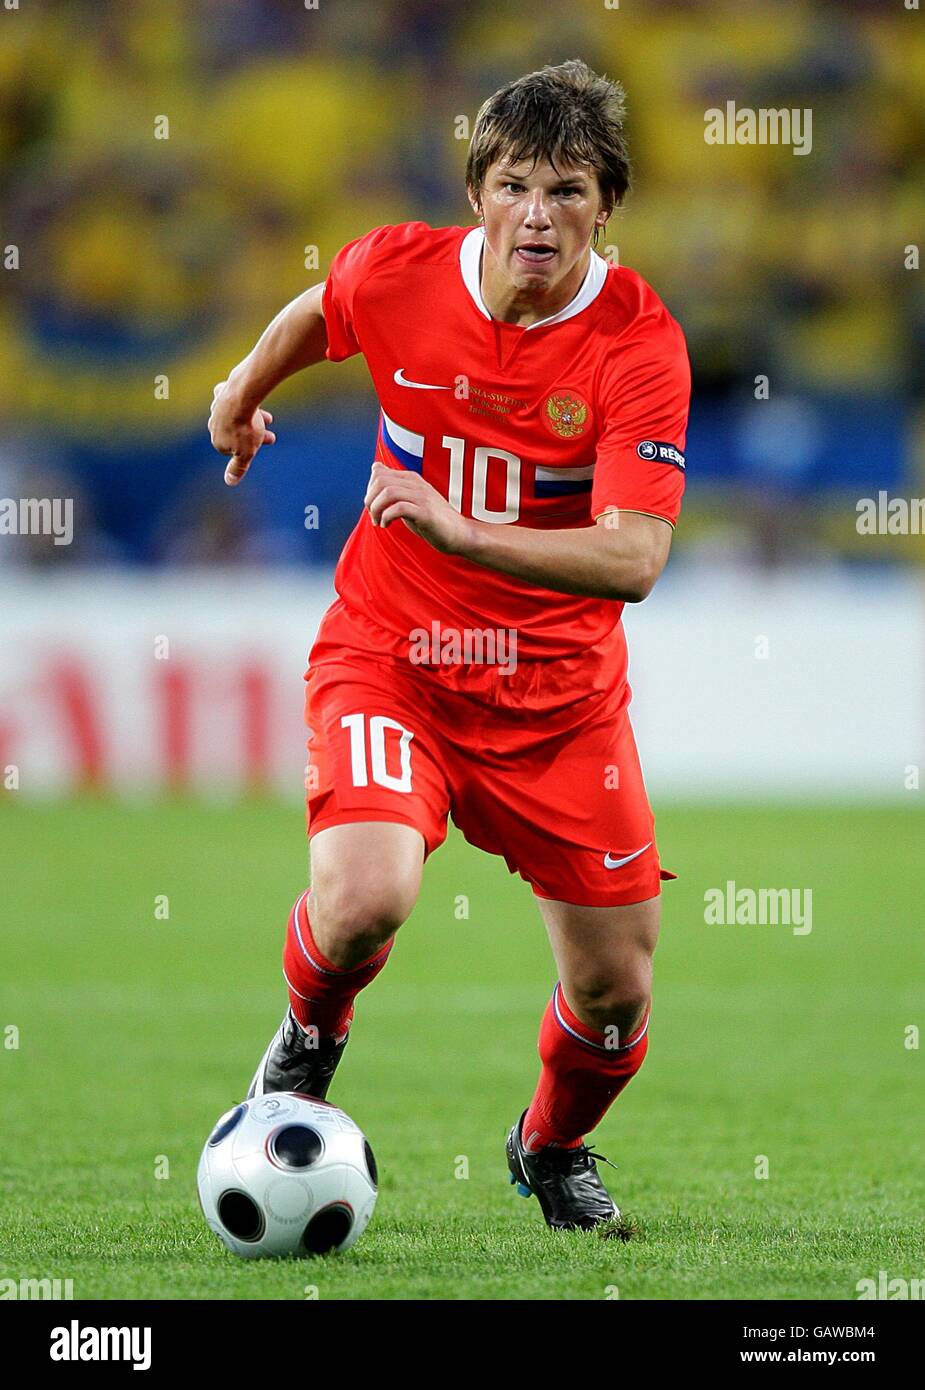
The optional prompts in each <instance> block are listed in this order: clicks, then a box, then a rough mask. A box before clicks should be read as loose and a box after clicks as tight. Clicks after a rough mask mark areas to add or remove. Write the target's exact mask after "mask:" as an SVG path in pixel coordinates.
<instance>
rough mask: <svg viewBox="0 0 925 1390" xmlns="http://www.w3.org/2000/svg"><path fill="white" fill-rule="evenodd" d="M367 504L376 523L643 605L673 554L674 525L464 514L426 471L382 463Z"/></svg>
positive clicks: (619, 518)
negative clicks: (511, 520)
mask: <svg viewBox="0 0 925 1390" xmlns="http://www.w3.org/2000/svg"><path fill="white" fill-rule="evenodd" d="M365 500H366V506H367V508H368V509H369V514H370V517H371V519H372V522H373V525H374V526H389V525H391V524H392V522H394V521H398V520H401V521H404V523H405V524H406V525H407V526H408V527H409V528H410V529H411V530H412V531H414V532H416V534H417V535H419V536H421V537H423V539H424V540H426V541H428V542H429V543H430V544H431V545H432V546H433V547H434V549H435V550H439V551H442V552H443V553H444V554H446V555H460V556H462V557H463V558H464V559H466V560H471V561H472V562H473V563H474V564H477V565H484V566H485V568H486V569H493V570H501V571H502V572H503V573H504V574H511V575H514V577H515V578H517V579H523V580H526V581H527V583H528V584H536V585H538V586H539V587H541V588H543V589H552V590H553V591H555V592H556V593H562V594H585V595H590V596H593V597H597V598H610V599H619V600H621V601H622V602H624V603H639V602H641V601H642V599H644V598H645V597H646V596H647V594H649V593H650V592H651V591H652V587H653V585H654V584H655V581H656V580H657V579H658V577H659V575H660V574H661V572H662V570H663V569H664V567H665V562H666V561H667V559H668V552H669V550H670V549H671V537H672V526H671V523H670V522H669V521H666V520H663V519H662V518H661V517H657V516H648V515H645V514H643V513H641V512H636V511H621V510H617V509H616V508H614V509H613V510H611V511H608V512H606V513H605V514H604V515H603V516H600V517H598V519H597V523H596V524H595V525H594V526H582V527H580V528H574V529H571V530H566V531H538V530H534V529H532V528H528V527H521V526H495V525H493V524H492V523H491V522H487V521H476V520H474V519H473V518H472V517H466V516H461V515H460V513H459V512H457V511H456V510H455V509H454V508H453V507H451V506H450V504H449V502H448V501H447V500H446V498H445V497H442V496H441V495H440V493H439V492H438V491H437V489H436V488H435V487H433V486H432V485H431V484H430V483H428V482H426V481H425V480H424V478H422V477H421V475H420V473H412V472H410V471H409V472H405V471H403V470H401V471H400V470H398V469H395V468H389V467H387V465H385V464H383V463H378V462H377V463H374V464H373V470H372V475H371V477H370V481H369V488H368V490H367V493H366V499H365Z"/></svg>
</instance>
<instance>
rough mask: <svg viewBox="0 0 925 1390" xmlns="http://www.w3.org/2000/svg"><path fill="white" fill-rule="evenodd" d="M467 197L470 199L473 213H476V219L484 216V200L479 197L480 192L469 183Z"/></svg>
mask: <svg viewBox="0 0 925 1390" xmlns="http://www.w3.org/2000/svg"><path fill="white" fill-rule="evenodd" d="M466 196H467V197H468V199H469V206H470V207H471V209H472V211H473V212H474V213H475V215H476V217H478V218H481V216H482V199H481V197H480V196H479V190H478V189H477V188H473V187H472V185H471V183H467V184H466Z"/></svg>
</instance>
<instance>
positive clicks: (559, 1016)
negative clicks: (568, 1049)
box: [552, 980, 649, 1057]
mask: <svg viewBox="0 0 925 1390" xmlns="http://www.w3.org/2000/svg"><path fill="white" fill-rule="evenodd" d="M561 992H562V983H561V981H559V980H557V981H556V987H555V989H554V990H553V992H552V1008H553V1013H554V1014H555V1016H556V1022H557V1023H558V1025H559V1027H560V1028H561V1029H562V1030H563V1032H565V1033H568V1034H569V1035H570V1036H571V1037H573V1038H575V1039H576V1040H577V1041H578V1042H580V1043H584V1045H585V1047H591V1048H593V1049H594V1051H595V1052H606V1053H607V1055H608V1056H610V1057H612V1056H614V1055H615V1054H616V1053H618V1052H630V1051H631V1050H632V1049H633V1048H634V1047H636V1046H638V1044H639V1043H641V1042H642V1040H643V1038H644V1037H645V1036H646V1034H647V1033H648V1031H649V1010H648V1009H647V1010H646V1017H645V1021H644V1023H643V1024H642V1027H641V1028H640V1030H639V1032H638V1033H637V1034H636V1036H635V1037H634V1038H633V1039H632V1041H631V1042H628V1043H623V1044H622V1045H621V1046H620V1047H608V1046H607V1044H606V1043H599V1042H594V1041H593V1040H592V1039H591V1038H586V1037H585V1036H584V1034H582V1033H579V1032H578V1030H577V1029H576V1028H573V1027H572V1025H571V1024H570V1023H569V1022H568V1020H567V1019H566V1017H565V1015H564V1014H563V1012H562V1005H563V1004H565V1000H564V999H561ZM566 1007H568V1005H566Z"/></svg>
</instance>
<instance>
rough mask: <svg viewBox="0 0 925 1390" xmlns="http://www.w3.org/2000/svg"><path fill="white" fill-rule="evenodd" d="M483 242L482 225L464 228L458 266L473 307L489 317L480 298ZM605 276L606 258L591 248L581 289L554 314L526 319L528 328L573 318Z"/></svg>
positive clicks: (600, 286) (486, 308)
mask: <svg viewBox="0 0 925 1390" xmlns="http://www.w3.org/2000/svg"><path fill="white" fill-rule="evenodd" d="M484 245H485V228H484V227H473V228H472V230H471V232H467V233H466V235H465V236H464V237H463V239H462V242H461V244H460V248H459V268H460V270H461V272H462V278H463V283H464V284H465V286H466V289H467V290H468V291H469V293H470V295H471V296H472V298H473V300H474V301H475V307H476V308H477V309H478V310H479V312H480V313H481V314H484V316H485V318H487V319H490V318H491V313H490V312H489V310H488V307H487V305H486V303H485V301H484V299H483V298H482V247H483V246H484ZM606 279H607V262H606V261H605V260H604V258H603V257H602V256H599V255H598V254H597V252H596V251H594V250H592V251H591V258H590V261H589V264H588V273H587V275H586V276H585V278H584V280H583V281H582V284H581V289H580V290H579V291H578V293H577V294H576V295H575V298H574V299H572V300H570V301H569V303H568V304H566V306H565V308H564V309H560V310H559V312H558V313H557V314H550V316H549V318H545V319H539V320H538V321H537V322H536V323H528V324H527V331H528V332H529V330H530V329H531V328H545V327H546V326H547V325H548V324H551V323H562V322H563V321H564V320H565V319H570V318H574V316H575V315H576V314H580V313H581V311H582V309H587V307H588V305H589V304H591V303H592V302H593V301H594V300H595V299H597V296H598V295H599V294H600V292H601V290H602V289H603V288H604V281H605V280H606Z"/></svg>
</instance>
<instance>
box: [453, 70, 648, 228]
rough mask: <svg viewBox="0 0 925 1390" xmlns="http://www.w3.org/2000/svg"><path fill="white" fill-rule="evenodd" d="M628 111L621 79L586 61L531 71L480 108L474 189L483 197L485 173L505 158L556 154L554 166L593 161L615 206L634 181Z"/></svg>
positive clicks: (469, 172) (470, 179) (472, 156)
mask: <svg viewBox="0 0 925 1390" xmlns="http://www.w3.org/2000/svg"><path fill="white" fill-rule="evenodd" d="M625 116H626V106H625V96H624V92H623V88H622V86H621V85H620V83H619V82H613V81H611V80H610V79H609V78H607V77H599V76H598V74H597V73H596V72H592V71H591V69H590V68H589V67H588V65H587V63H583V62H582V61H581V59H580V58H571V59H569V61H568V62H566V63H559V64H558V65H557V66H555V67H552V66H547V67H545V68H540V69H539V70H538V71H537V72H528V73H527V74H526V76H524V77H519V78H518V79H517V81H516V82H509V83H508V85H507V86H506V87H501V88H500V89H499V90H498V91H497V92H495V94H494V96H490V97H489V98H488V100H487V101H486V102H483V104H482V106H481V108H480V109H479V113H478V115H477V116H476V118H475V129H474V131H473V132H472V139H471V141H470V142H469V156H468V159H467V160H466V183H467V185H468V187H469V190H470V192H471V193H472V195H473V197H474V198H475V199H476V200H477V201H479V202H480V201H481V190H482V185H483V184H484V182H485V175H486V174H487V172H488V170H489V168H490V166H491V165H492V164H494V163H495V161H496V160H497V159H500V158H502V156H507V157H508V158H510V159H511V161H512V162H515V163H516V162H517V161H519V160H521V159H532V160H533V161H534V162H536V160H538V159H548V160H549V162H550V164H552V165H553V167H554V168H558V167H559V165H561V164H589V165H590V166H591V167H592V168H593V169H594V171H595V172H596V174H597V178H598V183H599V184H600V187H601V193H602V194H603V197H604V203H605V206H606V207H607V208H608V210H611V209H613V208H615V207H617V206H618V204H620V203H621V202H622V201H623V197H624V195H625V193H626V191H627V189H628V188H629V186H630V162H629V155H628V153H627V149H626V141H625V138H624V135H623V122H624V119H625ZM596 238H597V233H596V232H595V239H596Z"/></svg>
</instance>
